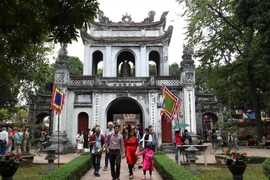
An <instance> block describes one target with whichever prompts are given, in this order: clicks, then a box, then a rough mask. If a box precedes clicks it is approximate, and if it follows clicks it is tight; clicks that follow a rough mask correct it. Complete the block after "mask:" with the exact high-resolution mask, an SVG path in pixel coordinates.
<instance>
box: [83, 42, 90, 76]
mask: <svg viewBox="0 0 270 180" xmlns="http://www.w3.org/2000/svg"><path fill="white" fill-rule="evenodd" d="M91 60H92V56H91V54H90V44H88V43H87V42H85V43H84V61H83V75H84V76H85V75H90V73H91V72H92V61H91ZM90 70H91V72H90Z"/></svg>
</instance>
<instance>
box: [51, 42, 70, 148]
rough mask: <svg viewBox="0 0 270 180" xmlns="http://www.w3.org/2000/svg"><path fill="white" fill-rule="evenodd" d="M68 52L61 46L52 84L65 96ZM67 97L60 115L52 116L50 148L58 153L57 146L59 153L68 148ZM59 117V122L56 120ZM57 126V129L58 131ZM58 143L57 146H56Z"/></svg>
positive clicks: (67, 82)
mask: <svg viewBox="0 0 270 180" xmlns="http://www.w3.org/2000/svg"><path fill="white" fill-rule="evenodd" d="M67 54H68V52H67V50H66V46H62V47H61V49H60V51H59V55H58V60H57V61H56V63H55V76H54V77H55V79H54V83H55V84H56V85H57V87H59V88H60V89H61V91H63V92H64V93H66V94H67V86H68V84H69V79H70V78H69V64H68V61H67V59H68V56H67ZM67 99H68V98H67V95H66V97H65V104H64V107H63V110H62V112H61V114H60V115H56V113H55V112H54V116H53V121H54V122H55V123H54V124H53V134H52V135H51V138H50V142H51V147H52V148H55V149H56V151H57V152H58V146H59V153H67V152H68V151H67V150H68V149H69V148H68V146H67V142H68V139H67V137H66V136H67V135H66V133H65V131H66V125H67V124H68V123H67V122H66V119H67V118H66V113H67V103H68V101H67ZM58 116H59V120H58ZM58 125H59V129H58ZM58 133H59V139H58ZM58 143H59V145H58Z"/></svg>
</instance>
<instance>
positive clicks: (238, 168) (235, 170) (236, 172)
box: [228, 164, 247, 180]
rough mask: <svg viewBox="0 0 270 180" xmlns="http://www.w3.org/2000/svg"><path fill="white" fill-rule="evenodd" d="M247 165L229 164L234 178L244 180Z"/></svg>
mask: <svg viewBox="0 0 270 180" xmlns="http://www.w3.org/2000/svg"><path fill="white" fill-rule="evenodd" d="M246 167H247V165H235V164H231V165H228V168H229V170H230V172H231V173H232V175H233V180H243V174H244V172H245V170H246Z"/></svg>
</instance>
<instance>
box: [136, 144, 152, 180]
mask: <svg viewBox="0 0 270 180" xmlns="http://www.w3.org/2000/svg"><path fill="white" fill-rule="evenodd" d="M139 155H140V156H141V155H144V159H143V168H142V169H143V179H146V171H147V170H149V174H150V179H153V177H152V171H154V164H153V156H154V152H153V151H152V150H151V144H146V149H145V150H144V151H142V152H140V153H139Z"/></svg>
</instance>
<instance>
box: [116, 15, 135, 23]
mask: <svg viewBox="0 0 270 180" xmlns="http://www.w3.org/2000/svg"><path fill="white" fill-rule="evenodd" d="M119 23H126V24H130V23H134V22H133V21H132V18H131V15H128V13H126V15H123V17H122V22H121V21H120V22H119Z"/></svg>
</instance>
